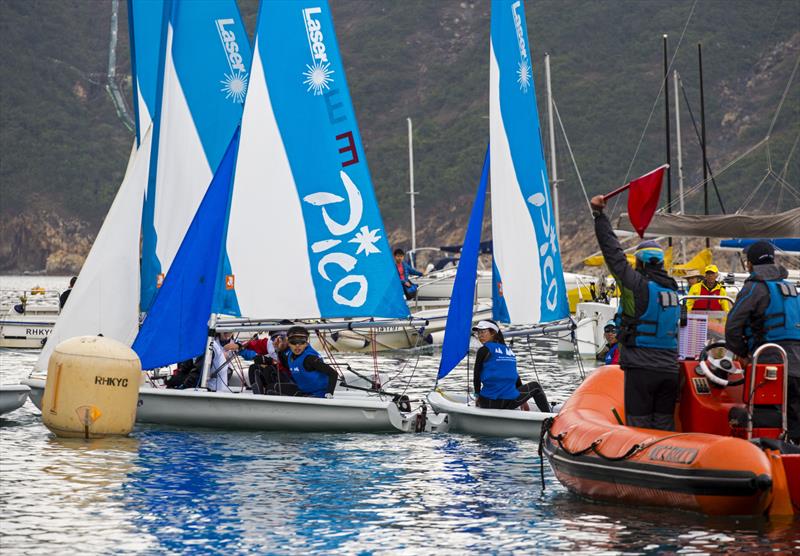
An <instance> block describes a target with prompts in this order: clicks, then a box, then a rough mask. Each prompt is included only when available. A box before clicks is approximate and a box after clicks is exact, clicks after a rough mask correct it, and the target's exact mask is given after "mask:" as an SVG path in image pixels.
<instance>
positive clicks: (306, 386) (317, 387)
mask: <svg viewBox="0 0 800 556" xmlns="http://www.w3.org/2000/svg"><path fill="white" fill-rule="evenodd" d="M286 355H287V357H286V361H287V362H288V364H289V372H291V373H292V380H294V382H295V384H297V387H298V388H300V390H301V391H302V392H303V393H304V394H308V395H309V396H312V397H314V398H324V397H325V393H326V392H327V389H328V376H327V375H325V374H324V373H321V372H319V371H307V370H306V368H305V367H304V366H303V363H304V362H305V360H306V357H308V356H309V355H316V356H317V357H319V353H317V352H316V350H314V348H312V347H311V346H306V349H304V350H303V353H301V354H300V355H298V356H296V357H295V354H294V353H292V350H288V353H287V354H286Z"/></svg>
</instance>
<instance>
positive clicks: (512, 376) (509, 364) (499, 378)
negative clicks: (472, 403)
mask: <svg viewBox="0 0 800 556" xmlns="http://www.w3.org/2000/svg"><path fill="white" fill-rule="evenodd" d="M472 331H473V332H476V333H477V334H478V340H479V341H480V342H481V343H482V344H483V346H481V348H480V349H478V353H477V354H475V370H474V374H473V387H474V391H475V396H476V397H477V399H478V406H479V407H485V408H488V409H516V408H518V407H520V406H523V405H524V404H526V403H527V402H528V400H529V399H531V398H533V401H534V402H536V407H538V408H539V411H543V412H546V413H549V412H550V404H549V403H548V401H547V396H546V395H545V393H544V390H542V387H541V386H540V385H539V383H538V382H536V381H535V380H534V381H531V382H528V383H526V384H522V380H521V379H520V378H519V374H518V373H517V358H516V356H515V355H514V352H513V351H511V349H510V348H509V347H507V346H506V342H505V340H504V339H503V333H502V332H501V331H500V327H499V326H498V324H497V323H496V322H495V321H493V320H482V321H480V322H478V324H476V325H475V327H474V328H473V329H472Z"/></svg>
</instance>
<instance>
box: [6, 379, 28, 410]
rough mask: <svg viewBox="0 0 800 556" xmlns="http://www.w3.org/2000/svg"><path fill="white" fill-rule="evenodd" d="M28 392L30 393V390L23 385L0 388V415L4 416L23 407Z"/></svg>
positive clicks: (8, 385) (7, 385)
mask: <svg viewBox="0 0 800 556" xmlns="http://www.w3.org/2000/svg"><path fill="white" fill-rule="evenodd" d="M28 392H30V388H28V387H27V386H25V385H23V384H6V385H2V386H0V415H5V414H6V413H10V412H12V411H14V410H15V409H19V408H20V407H22V406H23V405H25V400H27V399H28Z"/></svg>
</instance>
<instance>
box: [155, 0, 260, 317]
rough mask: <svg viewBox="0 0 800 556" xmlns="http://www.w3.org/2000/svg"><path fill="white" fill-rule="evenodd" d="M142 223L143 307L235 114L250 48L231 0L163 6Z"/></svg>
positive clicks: (202, 189)
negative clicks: (162, 39) (163, 24)
mask: <svg viewBox="0 0 800 556" xmlns="http://www.w3.org/2000/svg"><path fill="white" fill-rule="evenodd" d="M164 17H165V18H166V21H167V29H166V42H165V48H164V50H163V53H162V62H161V68H160V72H159V75H160V78H161V82H160V86H159V87H158V92H157V106H156V114H155V116H154V141H153V152H154V156H153V157H152V161H151V166H150V176H149V183H148V188H147V197H146V201H145V208H144V215H143V220H142V236H143V238H142V298H141V308H142V310H145V311H146V310H147V309H148V308H149V306H150V304H151V303H152V299H153V296H154V295H155V293H156V289H157V287H158V285H159V284H160V281H161V280H162V279H163V277H164V275H165V274H166V272H167V271H168V270H169V267H170V265H171V264H172V260H173V258H174V257H175V254H176V253H177V251H178V247H179V246H180V244H181V241H182V240H183V236H184V234H185V233H186V229H187V228H188V226H189V224H190V223H191V221H192V218H193V217H194V215H195V212H196V211H197V207H198V205H199V204H200V200H201V199H202V198H203V195H204V194H205V191H206V188H207V187H208V184H209V183H210V182H211V179H212V177H213V173H214V170H215V169H216V168H217V166H219V163H220V161H221V160H222V156H223V154H224V153H225V150H226V147H227V146H228V144H229V142H230V140H231V137H232V136H233V133H234V130H235V129H236V127H237V126H238V125H239V123H240V121H241V117H242V103H243V102H244V97H245V93H246V90H247V83H248V80H249V71H250V62H251V49H250V43H249V41H248V38H247V34H246V33H245V29H244V25H243V24H242V19H241V16H240V14H239V9H238V7H237V4H236V0H204V1H203V2H168V3H167V8H166V10H165V12H164Z"/></svg>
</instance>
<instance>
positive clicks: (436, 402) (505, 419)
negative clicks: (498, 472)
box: [428, 390, 553, 440]
mask: <svg viewBox="0 0 800 556" xmlns="http://www.w3.org/2000/svg"><path fill="white" fill-rule="evenodd" d="M428 403H429V404H430V406H431V407H432V408H433V409H434V411H436V413H446V414H447V420H448V425H449V428H448V431H449V432H457V433H463V434H473V435H478V436H495V437H502V438H509V437H517V438H529V439H533V440H538V439H539V433H540V432H541V430H542V422H543V421H544V420H545V419H547V418H548V417H553V414H552V413H541V412H539V411H521V410H508V409H481V408H479V407H475V406H474V405H467V403H466V397H465V396H463V395H457V394H444V393H443V392H441V391H440V390H437V391H435V392H431V393H430V394H428Z"/></svg>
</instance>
